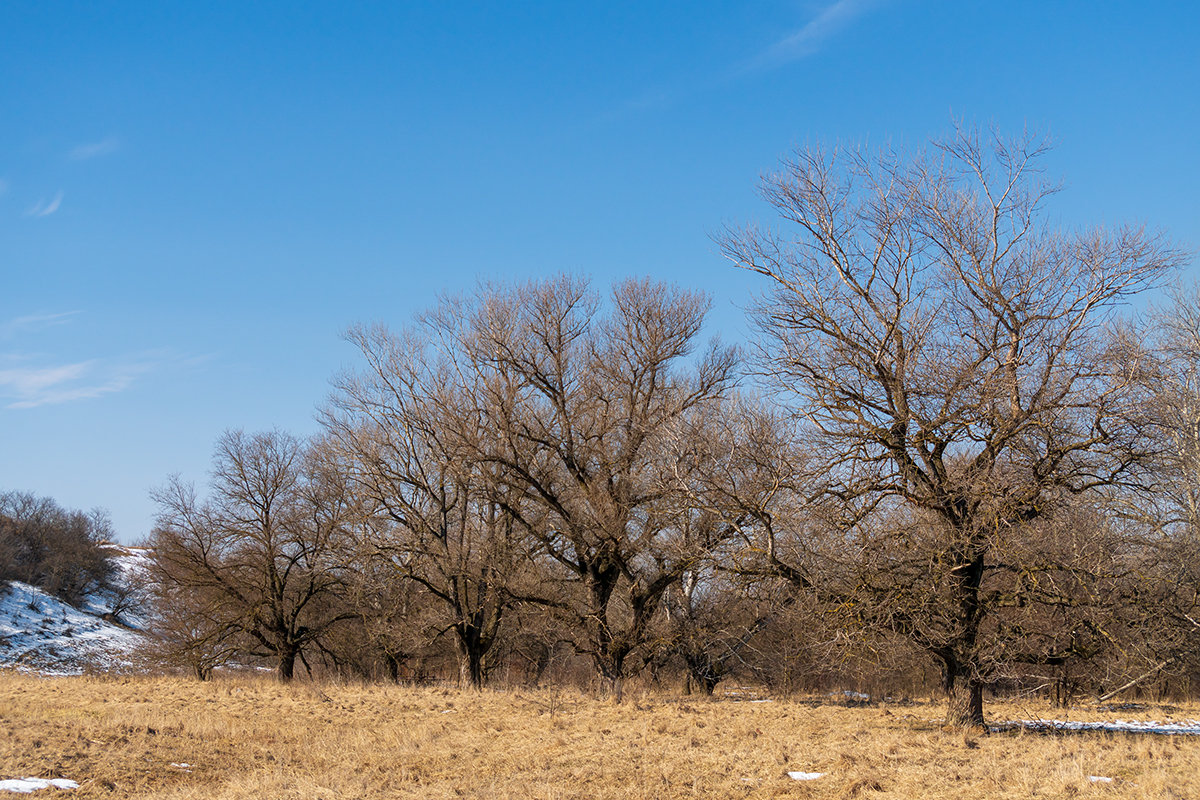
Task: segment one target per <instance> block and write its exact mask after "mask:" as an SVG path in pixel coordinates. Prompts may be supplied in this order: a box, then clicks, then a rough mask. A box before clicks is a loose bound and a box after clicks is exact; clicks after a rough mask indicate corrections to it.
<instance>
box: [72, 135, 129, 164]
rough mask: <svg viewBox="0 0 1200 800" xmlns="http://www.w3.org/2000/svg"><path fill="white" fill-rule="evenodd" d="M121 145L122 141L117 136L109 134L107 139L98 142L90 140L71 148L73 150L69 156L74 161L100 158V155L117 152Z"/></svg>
mask: <svg viewBox="0 0 1200 800" xmlns="http://www.w3.org/2000/svg"><path fill="white" fill-rule="evenodd" d="M120 146H121V141H120V140H119V139H117V137H115V136H109V137H108V138H107V139H102V140H100V141H98V142H89V143H87V144H81V145H79V146H78V147H74V148H72V149H71V152H69V153H67V157H68V158H70V159H71V160H72V161H87V160H88V159H89V158H99V157H100V156H106V155H109V154H110V153H115V152H116V151H117V148H118V147H120Z"/></svg>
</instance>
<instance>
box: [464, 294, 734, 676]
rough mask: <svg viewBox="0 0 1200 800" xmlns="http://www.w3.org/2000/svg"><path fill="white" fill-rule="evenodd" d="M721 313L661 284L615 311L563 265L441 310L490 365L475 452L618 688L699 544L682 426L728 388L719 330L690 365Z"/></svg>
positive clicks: (566, 611)
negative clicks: (679, 448)
mask: <svg viewBox="0 0 1200 800" xmlns="http://www.w3.org/2000/svg"><path fill="white" fill-rule="evenodd" d="M707 310H708V301H707V299H706V298H704V297H703V296H701V295H698V294H695V293H692V292H687V291H682V290H679V289H675V288H672V287H669V286H665V285H662V284H658V283H653V282H650V281H625V282H623V283H619V284H617V285H616V286H615V287H614V288H613V290H612V294H611V300H610V305H609V306H608V308H603V307H602V304H601V302H600V298H599V297H597V296H596V295H595V294H594V293H593V292H592V291H591V290H590V288H589V287H588V285H587V283H586V282H584V281H581V280H578V279H575V278H571V277H560V278H557V279H552V280H547V281H541V282H535V283H531V284H529V285H526V286H522V287H518V288H494V287H489V288H485V289H484V290H482V291H481V292H480V293H478V294H477V295H476V296H475V297H474V298H473V300H471V301H468V302H467V303H466V304H465V305H461V306H459V307H458V308H452V307H447V308H444V309H443V311H442V314H443V319H444V320H446V322H445V323H444V325H445V326H446V327H448V328H450V329H453V330H455V331H458V332H459V333H458V334H457V336H458V337H459V339H460V340H461V342H462V343H463V346H464V347H465V349H466V352H467V353H468V356H469V358H468V362H469V363H470V364H472V365H473V368H474V369H476V370H478V373H479V378H478V380H477V381H476V383H475V385H476V386H477V394H476V396H475V397H476V402H475V406H474V407H473V408H472V413H476V414H478V415H479V416H480V419H481V420H482V421H483V424H482V425H481V431H482V432H483V433H484V434H485V435H483V436H481V437H479V438H478V439H476V440H475V442H474V443H473V444H472V447H473V449H474V450H475V451H476V458H477V459H478V460H479V461H480V462H481V463H484V464H488V465H491V466H493V467H495V468H496V469H497V470H498V476H500V477H502V479H503V480H504V481H505V482H506V484H507V485H508V486H511V487H513V488H515V489H517V490H518V493H517V494H516V495H515V497H518V498H520V500H521V501H522V502H521V503H520V504H519V505H518V504H514V503H513V502H512V501H510V500H509V499H508V498H498V499H499V500H500V502H501V504H502V506H503V507H504V509H505V510H506V511H507V512H509V513H511V514H512V516H513V518H514V519H515V520H517V521H518V522H519V523H521V524H522V526H523V529H524V530H525V531H526V532H528V534H529V535H531V536H532V537H533V539H534V541H535V543H536V548H537V554H538V557H539V558H540V565H541V567H542V572H543V575H544V576H545V580H546V581H547V582H548V583H549V584H551V585H557V586H558V587H559V588H558V590H557V592H558V594H557V595H555V596H552V597H545V596H544V598H543V599H544V600H545V602H547V603H548V604H550V605H553V606H554V607H556V608H557V610H558V611H559V612H560V613H562V614H563V615H565V616H566V617H567V618H569V620H570V622H571V627H572V628H573V629H575V630H578V631H581V632H582V634H583V635H582V637H581V640H580V641H579V642H578V643H577V644H578V647H579V649H580V651H581V652H585V653H587V654H588V655H589V656H590V657H591V659H592V662H593V664H594V665H595V668H596V671H597V673H598V675H599V676H600V678H601V679H602V680H603V682H604V684H605V685H606V686H607V687H608V688H609V689H610V690H612V691H614V692H615V693H616V694H617V696H618V697H619V696H620V690H621V682H622V680H623V678H624V677H625V675H626V673H627V671H628V668H629V664H628V662H627V659H629V657H630V655H631V654H633V653H635V652H638V651H639V649H644V648H645V646H646V644H647V641H648V638H649V636H650V631H651V623H652V621H653V618H654V616H655V614H656V613H657V612H658V611H659V609H660V608H661V599H662V596H663V593H664V592H665V591H666V589H667V587H668V586H670V585H671V584H672V583H674V582H675V581H677V580H678V579H679V576H680V575H681V574H682V572H683V571H684V570H686V569H687V568H688V566H689V565H691V564H692V563H693V562H694V560H695V559H696V558H697V557H698V556H699V553H698V552H697V550H696V548H695V547H694V546H693V544H694V542H690V541H689V540H688V538H687V536H686V534H685V531H684V530H683V528H682V527H681V526H680V524H679V523H680V520H681V517H680V516H679V507H678V505H679V504H678V494H679V489H678V486H677V480H676V476H675V472H676V469H675V467H676V465H677V464H678V463H679V454H678V453H677V452H676V449H675V448H674V446H673V445H674V443H675V441H676V438H675V433H676V429H677V426H679V425H681V424H682V423H683V421H684V419H685V418H686V417H687V416H688V415H689V414H691V413H694V412H696V411H697V410H698V409H700V408H701V407H703V406H704V405H705V404H706V403H709V402H712V401H714V400H715V399H717V398H719V397H721V396H722V395H723V394H724V393H725V392H726V391H728V389H729V387H730V386H731V384H732V382H733V380H734V374H733V372H734V366H735V363H736V356H735V353H734V352H733V351H732V350H730V349H728V348H722V347H720V346H718V345H716V344H715V343H714V345H713V346H712V347H711V348H710V349H709V350H707V351H706V352H705V353H703V354H701V355H700V356H699V358H698V359H697V360H696V361H695V362H694V366H690V367H689V366H685V364H686V361H687V360H688V359H689V358H690V357H691V356H692V354H693V351H694V349H695V346H696V340H697V337H698V336H699V334H700V331H701V327H702V325H703V321H704V317H705V314H706V312H707ZM643 655H645V653H644V652H643Z"/></svg>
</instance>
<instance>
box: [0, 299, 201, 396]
mask: <svg viewBox="0 0 1200 800" xmlns="http://www.w3.org/2000/svg"><path fill="white" fill-rule="evenodd" d="M79 313H80V312H78V311H62V312H57V313H51V314H27V315H25V316H21V317H16V318H14V319H11V320H8V321H7V322H4V323H0V340H11V339H21V338H32V339H35V340H36V339H37V338H38V337H37V336H36V333H37V332H38V331H41V330H44V329H46V328H48V327H52V326H55V325H65V324H67V323H70V322H71V321H72V320H73V319H74V318H75V317H76V316H77V315H78V314H79ZM27 334H35V335H34V336H32V337H27V336H26V335H27ZM180 360H181V359H180V358H179V357H178V356H176V355H175V354H173V353H171V352H170V351H168V350H150V351H145V352H142V353H134V354H127V355H122V356H114V357H107V358H90V359H86V360H71V359H67V358H61V357H55V356H52V355H48V354H46V353H36V352H14V351H11V350H8V351H0V408H4V409H22V408H36V407H38V406H46V405H55V404H58V403H69V402H72V401H75V400H86V399H89V398H93V397H101V396H103V395H107V394H113V393H115V392H120V391H122V390H124V389H127V388H129V387H130V386H131V385H133V383H134V381H135V380H136V379H137V378H138V376H140V375H142V374H144V373H147V372H150V371H152V370H155V369H158V368H159V367H163V366H167V365H170V364H172V363H177V362H180Z"/></svg>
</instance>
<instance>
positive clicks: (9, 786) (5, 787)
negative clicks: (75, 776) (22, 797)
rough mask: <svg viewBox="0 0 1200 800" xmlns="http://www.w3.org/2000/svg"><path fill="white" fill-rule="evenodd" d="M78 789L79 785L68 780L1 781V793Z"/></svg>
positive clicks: (26, 779)
mask: <svg viewBox="0 0 1200 800" xmlns="http://www.w3.org/2000/svg"><path fill="white" fill-rule="evenodd" d="M51 787H53V788H55V789H78V788H79V784H78V783H76V782H75V781H69V780H67V779H66V778H51V779H49V780H44V779H42V778H13V779H12V780H7V781H0V792H19V793H21V794H29V793H30V792H33V791H36V790H38V789H49V788H51Z"/></svg>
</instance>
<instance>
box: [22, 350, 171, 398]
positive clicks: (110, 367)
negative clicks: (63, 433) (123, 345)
mask: <svg viewBox="0 0 1200 800" xmlns="http://www.w3.org/2000/svg"><path fill="white" fill-rule="evenodd" d="M148 368H149V367H148V366H147V365H144V364H120V363H115V364H114V363H105V362H103V361H100V360H92V361H80V362H77V363H74V364H57V365H50V366H41V367H13V368H10V369H0V398H3V399H4V400H7V401H8V403H7V404H6V406H5V407H6V408H12V409H17V408H36V407H37V406H45V405H53V404H57V403H67V402H70V401H72V400H84V399H88V398H92V397H100V396H101V395H106V394H112V393H113V392H119V391H121V390H122V389H125V388H128V386H129V385H130V384H131V383H133V380H134V378H135V377H137V376H138V375H139V374H140V373H142V372H145V371H146V370H147V369H148Z"/></svg>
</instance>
